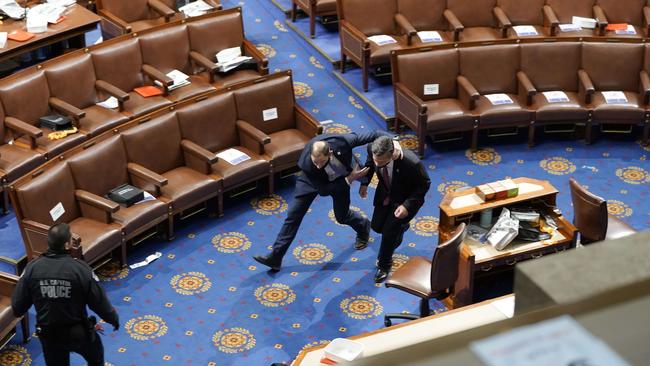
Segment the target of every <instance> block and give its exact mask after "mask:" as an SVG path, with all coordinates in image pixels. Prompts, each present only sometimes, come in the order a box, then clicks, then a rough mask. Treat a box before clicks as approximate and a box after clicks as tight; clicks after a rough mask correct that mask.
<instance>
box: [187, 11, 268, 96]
mask: <svg viewBox="0 0 650 366" xmlns="http://www.w3.org/2000/svg"><path fill="white" fill-rule="evenodd" d="M187 32H188V36H189V39H190V58H191V59H192V60H193V61H194V63H195V64H196V65H197V66H199V67H200V68H201V69H203V70H205V71H204V72H202V73H200V74H198V75H199V76H201V77H202V78H204V79H205V80H207V81H208V82H209V83H211V84H212V85H213V86H214V87H216V88H219V89H220V88H224V87H227V86H230V85H233V84H236V83H239V82H242V81H246V80H252V79H256V78H258V77H260V76H264V75H267V74H268V73H269V68H268V63H269V61H268V59H267V58H266V57H265V56H264V55H263V54H262V53H261V52H260V51H259V50H258V49H257V47H255V45H254V44H252V43H251V42H250V41H249V40H247V39H245V38H244V24H243V20H242V13H241V9H239V8H236V9H229V10H224V11H222V12H220V15H219V16H218V17H209V18H205V19H201V20H197V21H194V22H191V23H188V25H187ZM215 34H218V35H219V37H215V36H214V35H215ZM232 47H241V49H242V54H243V55H247V56H250V57H252V58H253V60H255V62H256V63H257V68H256V69H255V70H251V69H241V68H236V69H234V70H231V71H228V72H225V73H222V72H218V71H217V66H216V64H215V63H214V62H213V60H216V54H217V52H219V51H221V50H224V49H226V48H232Z"/></svg>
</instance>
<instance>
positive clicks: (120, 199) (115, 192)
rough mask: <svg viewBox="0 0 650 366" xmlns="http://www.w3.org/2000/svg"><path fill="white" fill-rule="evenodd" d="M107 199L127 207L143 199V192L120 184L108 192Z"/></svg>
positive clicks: (128, 185)
mask: <svg viewBox="0 0 650 366" xmlns="http://www.w3.org/2000/svg"><path fill="white" fill-rule="evenodd" d="M108 199H109V200H111V201H113V202H115V203H119V204H120V205H125V206H126V207H129V206H132V205H134V204H136V203H138V202H140V201H142V200H143V199H144V191H143V190H141V189H140V188H138V187H134V186H132V185H130V184H122V185H121V186H119V187H117V188H113V189H111V191H110V192H108Z"/></svg>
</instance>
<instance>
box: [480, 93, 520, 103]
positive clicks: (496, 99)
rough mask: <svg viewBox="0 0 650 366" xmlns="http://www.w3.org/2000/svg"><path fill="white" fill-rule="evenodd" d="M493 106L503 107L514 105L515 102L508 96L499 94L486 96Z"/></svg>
mask: <svg viewBox="0 0 650 366" xmlns="http://www.w3.org/2000/svg"><path fill="white" fill-rule="evenodd" d="M484 96H485V97H486V98H487V99H488V100H489V101H490V103H492V105H501V104H512V103H513V101H512V99H510V97H509V96H508V94H503V93H497V94H486V95H484Z"/></svg>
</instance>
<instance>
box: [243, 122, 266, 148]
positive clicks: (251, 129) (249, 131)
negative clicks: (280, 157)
mask: <svg viewBox="0 0 650 366" xmlns="http://www.w3.org/2000/svg"><path fill="white" fill-rule="evenodd" d="M237 129H238V130H239V131H241V132H243V133H244V134H246V135H248V136H250V137H252V138H253V139H255V140H256V141H257V142H259V143H260V144H262V145H266V144H268V143H270V142H271V137H269V135H267V134H265V133H264V132H262V131H260V130H258V129H257V128H255V126H253V125H252V124H250V123H248V122H246V121H242V120H237Z"/></svg>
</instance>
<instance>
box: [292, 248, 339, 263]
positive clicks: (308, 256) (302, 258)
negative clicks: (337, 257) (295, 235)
mask: <svg viewBox="0 0 650 366" xmlns="http://www.w3.org/2000/svg"><path fill="white" fill-rule="evenodd" d="M293 256H294V257H296V259H297V260H298V262H300V263H302V264H308V265H316V264H323V263H326V262H329V261H331V260H332V258H334V254H333V253H332V251H331V250H329V248H328V247H327V246H325V245H323V244H318V243H309V244H305V245H299V246H297V247H296V248H294V250H293Z"/></svg>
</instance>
